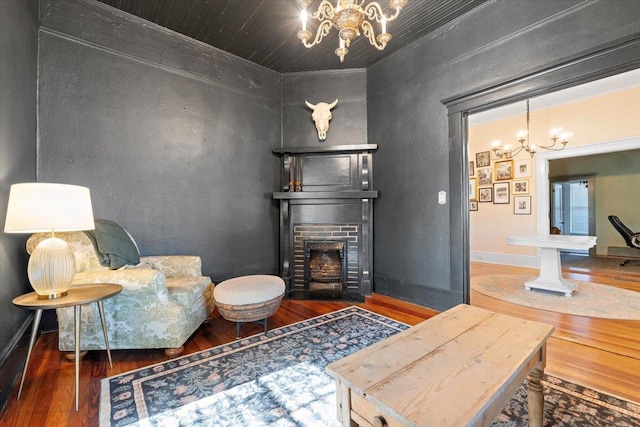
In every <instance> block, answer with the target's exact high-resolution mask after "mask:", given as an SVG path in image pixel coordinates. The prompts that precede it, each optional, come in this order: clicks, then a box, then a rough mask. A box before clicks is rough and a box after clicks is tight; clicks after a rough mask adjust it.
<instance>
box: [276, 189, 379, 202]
mask: <svg viewBox="0 0 640 427" xmlns="http://www.w3.org/2000/svg"><path fill="white" fill-rule="evenodd" d="M273 198H274V199H278V200H280V199H376V198H378V192H377V191H375V190H369V191H314V192H311V191H297V192H293V191H280V192H276V193H273Z"/></svg>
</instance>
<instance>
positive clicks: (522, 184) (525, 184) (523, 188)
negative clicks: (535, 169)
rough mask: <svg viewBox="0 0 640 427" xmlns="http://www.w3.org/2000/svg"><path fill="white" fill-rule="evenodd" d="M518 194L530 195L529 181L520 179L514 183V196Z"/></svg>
mask: <svg viewBox="0 0 640 427" xmlns="http://www.w3.org/2000/svg"><path fill="white" fill-rule="evenodd" d="M516 194H529V180H528V179H519V180H515V181H513V195H514V196H515V195H516Z"/></svg>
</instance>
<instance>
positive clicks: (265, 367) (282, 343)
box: [100, 306, 640, 427]
mask: <svg viewBox="0 0 640 427" xmlns="http://www.w3.org/2000/svg"><path fill="white" fill-rule="evenodd" d="M407 327H408V326H407V325H404V324H402V323H398V322H396V321H394V320H391V319H389V318H386V317H384V316H380V315H377V314H375V313H371V312H369V311H366V310H363V309H361V308H359V307H355V306H354V307H349V308H346V309H344V310H339V311H336V312H333V313H329V314H326V315H323V316H319V317H315V318H312V319H309V320H305V321H303V322H299V323H296V324H293V325H289V326H285V327H282V328H279V329H274V330H272V331H269V332H268V333H267V334H258V335H254V336H251V337H249V338H247V339H243V340H240V341H236V342H233V343H231V344H228V345H222V346H218V347H214V348H212V349H209V350H205V351H202V352H199V353H195V354H191V355H187V356H184V357H181V358H178V359H173V360H171V361H168V362H165V363H161V364H157V365H152V366H149V367H146V368H143V369H139V370H135V371H131V372H127V373H124V374H121V375H118V376H114V377H110V378H105V379H104V380H102V384H101V385H102V393H101V405H100V425H101V426H102V427H107V426H110V427H116V426H163V427H164V426H244V427H246V426H267V425H273V426H318V427H320V426H322V427H327V426H338V423H337V421H336V418H335V386H334V381H333V380H332V379H331V377H329V376H328V375H327V374H326V373H325V371H324V368H325V367H326V366H327V365H328V364H329V363H331V362H333V361H335V360H338V359H340V358H342V357H344V356H346V355H348V354H351V353H353V352H354V351H357V350H359V349H361V348H364V347H366V346H369V345H371V344H373V343H375V342H377V341H380V340H382V339H384V338H386V337H388V336H390V335H393V334H395V333H397V332H399V331H401V330H404V329H406V328H407ZM544 386H545V390H544V392H545V417H546V420H547V422H546V424H545V425H546V426H604V425H606V426H617V427H630V426H639V425H640V406H639V405H635V404H632V403H630V402H626V401H624V400H620V399H616V398H613V397H611V396H606V395H602V394H600V393H598V392H595V391H593V390H589V389H585V388H583V387H580V386H578V385H576V384H571V383H567V382H565V381H562V380H560V379H557V378H553V377H546V378H545V380H544ZM527 424H528V420H527V410H526V391H525V389H524V388H521V389H520V390H519V391H518V392H517V393H516V394H515V395H514V397H513V398H512V399H511V401H510V402H509V404H508V405H507V407H506V408H505V409H504V411H503V412H502V414H500V416H499V417H498V418H497V419H496V421H495V422H494V424H493V425H494V426H495V427H503V426H504V427H507V426H509V427H511V426H512V427H515V426H522V425H527Z"/></svg>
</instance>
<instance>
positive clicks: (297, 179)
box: [293, 158, 302, 191]
mask: <svg viewBox="0 0 640 427" xmlns="http://www.w3.org/2000/svg"><path fill="white" fill-rule="evenodd" d="M293 164H294V172H293V173H294V178H293V185H294V191H302V170H300V168H301V165H300V159H297V158H294V161H293Z"/></svg>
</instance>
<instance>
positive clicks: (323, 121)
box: [304, 99, 338, 141]
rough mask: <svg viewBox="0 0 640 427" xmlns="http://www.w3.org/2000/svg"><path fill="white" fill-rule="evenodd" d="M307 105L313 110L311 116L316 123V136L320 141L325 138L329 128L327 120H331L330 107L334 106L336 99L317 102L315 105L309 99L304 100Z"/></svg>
mask: <svg viewBox="0 0 640 427" xmlns="http://www.w3.org/2000/svg"><path fill="white" fill-rule="evenodd" d="M304 103H305V104H307V107H309V108H311V109H312V110H313V113H311V117H312V118H313V121H314V122H315V123H316V129H317V130H318V138H319V139H320V141H324V140H325V139H326V138H327V131H328V130H329V120H331V109H332V108H333V107H335V106H336V104H337V103H338V100H337V99H336V100H335V101H333V102H332V103H331V104H327V103H326V102H318V103H317V104H316V105H313V104H311V103H310V102H309V101H304Z"/></svg>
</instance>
